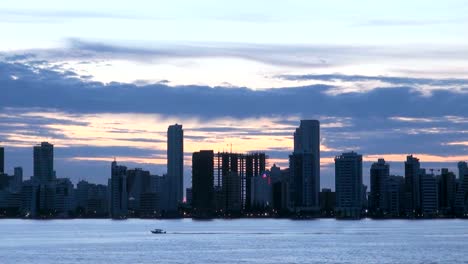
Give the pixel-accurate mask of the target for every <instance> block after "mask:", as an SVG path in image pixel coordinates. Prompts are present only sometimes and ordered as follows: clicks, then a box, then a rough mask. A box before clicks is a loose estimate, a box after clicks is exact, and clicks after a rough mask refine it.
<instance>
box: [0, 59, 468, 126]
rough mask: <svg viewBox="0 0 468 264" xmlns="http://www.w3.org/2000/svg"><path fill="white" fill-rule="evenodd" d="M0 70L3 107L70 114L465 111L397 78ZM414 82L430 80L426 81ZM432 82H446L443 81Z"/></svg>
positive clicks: (456, 96)
mask: <svg viewBox="0 0 468 264" xmlns="http://www.w3.org/2000/svg"><path fill="white" fill-rule="evenodd" d="M0 73H1V75H0V85H1V87H2V98H3V99H2V101H1V102H0V107H20V108H21V107H23V108H31V107H38V108H54V109H60V110H63V111H68V112H71V113H94V112H140V113H161V114H167V115H189V116H190V115H197V116H200V117H203V118H214V117H225V116H231V117H236V118H245V117H252V116H274V115H279V116H282V115H288V114H290V115H292V114H294V115H300V116H303V117H307V116H317V115H320V116H351V117H380V118H387V117H391V116H412V117H428V116H429V117H433V116H447V115H450V116H466V113H467V111H468V104H466V101H467V98H468V94H467V93H453V92H450V91H445V90H436V91H433V95H432V96H430V97H427V96H422V95H421V94H419V93H417V92H415V91H414V90H413V89H412V86H411V82H410V81H408V80H405V82H403V81H399V80H400V79H399V78H395V79H390V81H391V82H393V83H395V87H396V88H394V89H388V88H387V89H375V90H372V91H370V92H368V93H346V94H340V95H335V96H330V95H328V94H326V92H327V91H328V89H332V88H334V87H333V86H327V85H312V86H305V87H296V88H282V89H268V90H251V89H248V88H233V87H229V88H224V87H205V86H179V87H170V86H167V85H164V84H153V85H146V86H136V85H133V84H125V83H110V84H102V83H99V82H87V81H82V80H80V79H78V78H75V77H76V76H75V75H73V73H68V72H67V73H59V72H56V71H52V70H48V69H38V68H32V67H30V66H25V65H23V64H18V63H0ZM13 76H14V77H13ZM321 78H335V77H328V76H325V77H321ZM342 78H344V77H342ZM350 78H352V79H361V78H366V77H362V76H355V77H350ZM367 78H371V77H367ZM373 78H377V77H373ZM382 78H385V77H382ZM411 81H412V82H415V80H411ZM419 81H424V82H429V80H427V79H423V80H419ZM432 82H441V83H444V81H443V80H433V81H432ZM452 82H462V80H453V81H452ZM401 84H404V85H401ZM447 85H450V84H447ZM200 106H203V107H200Z"/></svg>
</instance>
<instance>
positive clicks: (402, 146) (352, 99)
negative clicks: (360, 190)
mask: <svg viewBox="0 0 468 264" xmlns="http://www.w3.org/2000/svg"><path fill="white" fill-rule="evenodd" d="M11 75H14V76H17V77H18V78H16V79H12V78H10V76H11ZM371 77H372V76H351V77H350V79H359V80H360V79H362V78H371ZM314 78H315V77H314ZM320 78H322V79H327V80H330V79H333V78H342V79H345V78H347V76H342V75H338V76H334V77H332V76H322V77H320ZM375 78H380V77H375ZM386 78H387V77H386ZM386 81H387V82H389V83H391V84H392V85H393V86H391V87H387V88H386V89H371V90H369V91H367V92H350V93H341V94H335V95H331V94H330V93H329V92H328V91H329V90H330V89H336V87H335V86H333V85H323V84H322V85H310V86H303V87H293V88H278V89H264V90H252V89H249V88H242V87H208V86H169V85H167V84H165V83H157V84H142V85H135V84H129V83H109V84H103V83H100V82H92V81H87V80H82V79H80V78H78V77H77V76H76V74H74V73H73V72H60V71H57V70H53V69H49V68H47V67H45V68H44V67H38V66H34V65H28V64H24V63H20V62H0V87H1V92H2V100H1V101H0V141H3V142H4V145H6V146H7V151H8V152H7V153H8V156H7V157H8V160H7V161H8V164H12V163H13V161H14V163H15V165H23V166H25V171H26V172H27V171H31V170H30V169H31V168H30V163H31V162H30V158H31V151H32V148H31V147H32V145H34V144H36V143H38V142H40V141H43V140H48V141H51V142H52V143H54V144H55V145H56V146H57V152H56V154H57V161H58V163H57V164H58V165H57V166H58V167H57V170H58V172H59V175H61V176H72V177H73V178H74V179H79V178H80V176H82V175H81V174H83V172H82V171H83V169H79V168H90V170H91V171H89V174H90V175H88V176H92V179H100V180H99V181H100V182H105V179H106V178H107V177H108V168H107V166H106V164H107V162H108V161H109V159H112V158H113V157H114V156H117V157H122V162H125V163H126V162H127V161H128V163H129V164H130V165H132V166H140V165H139V164H141V166H142V167H144V168H147V169H152V170H154V172H155V173H159V174H162V173H164V172H165V166H164V162H163V161H164V157H163V156H164V155H165V148H166V129H167V125H169V124H173V123H182V124H184V129H185V131H186V132H185V134H186V145H185V148H186V149H185V150H186V152H187V153H186V154H187V155H189V154H190V153H191V152H193V151H198V150H199V149H214V150H215V151H217V150H223V148H224V149H228V148H229V147H228V145H230V144H232V145H233V149H234V151H241V152H244V151H253V150H265V151H266V152H267V154H268V155H270V157H271V164H270V165H272V162H280V165H281V166H283V167H284V166H287V157H288V154H289V153H290V152H291V151H292V134H293V132H294V129H295V128H296V127H297V126H298V123H299V120H300V119H306V118H317V119H320V120H321V121H322V130H321V135H322V144H323V146H322V149H323V150H324V151H323V152H322V158H323V161H324V163H323V164H322V165H323V168H324V171H323V176H324V179H323V182H324V186H331V185H332V178H333V171H332V170H329V169H328V167H330V165H331V164H330V161H332V160H333V157H334V155H336V154H339V153H340V152H343V151H349V150H355V151H358V152H359V153H362V154H364V155H365V156H367V157H369V160H368V161H366V162H367V163H366V165H365V169H364V171H365V174H366V173H367V171H368V167H366V166H368V165H369V164H370V162H371V159H374V158H376V157H378V156H383V157H387V158H388V159H389V160H391V161H392V162H395V163H396V165H395V166H396V169H395V173H400V172H401V168H400V167H401V164H400V163H401V162H402V161H401V162H399V163H398V162H397V160H399V159H400V158H402V157H403V156H404V155H405V154H402V153H419V154H418V155H420V156H421V157H422V158H423V160H422V161H423V162H433V163H429V164H434V163H435V164H436V166H444V167H451V165H450V164H451V163H453V162H454V161H455V160H457V159H463V158H465V157H466V144H464V142H466V141H467V140H468V138H467V137H468V126H467V116H466V113H467V112H468V104H466V101H467V99H468V94H467V93H465V92H459V91H456V90H434V91H432V93H431V95H422V94H421V93H419V92H415V89H414V86H415V85H417V84H419V83H421V82H426V83H428V82H438V83H444V82H445V81H441V80H430V79H422V80H421V79H418V78H407V79H403V80H400V79H398V78H397V79H388V80H386ZM450 81H451V82H453V83H459V82H462V81H461V80H450ZM453 83H452V84H453ZM185 162H186V164H187V168H186V169H187V175H190V171H189V168H190V160H189V159H186V161H185ZM368 163H369V164H368ZM24 164H26V165H24ZM99 164H100V165H99ZM437 164H438V165H437ZM98 165H99V166H101V167H99V169H98V168H97V167H98ZM102 166H103V167H102ZM70 168H71V169H70ZM86 171H88V170H86ZM26 175H27V174H26ZM187 180H188V179H187Z"/></svg>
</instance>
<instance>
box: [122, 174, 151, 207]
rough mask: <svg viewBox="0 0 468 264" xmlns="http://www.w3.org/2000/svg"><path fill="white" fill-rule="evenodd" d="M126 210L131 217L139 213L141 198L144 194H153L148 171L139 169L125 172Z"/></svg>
mask: <svg viewBox="0 0 468 264" xmlns="http://www.w3.org/2000/svg"><path fill="white" fill-rule="evenodd" d="M126 174H127V191H128V210H129V212H130V213H131V214H132V215H135V216H138V215H139V213H140V201H141V196H142V194H144V193H154V191H153V190H151V175H150V172H149V171H145V170H142V169H140V168H136V169H131V170H127V173H126Z"/></svg>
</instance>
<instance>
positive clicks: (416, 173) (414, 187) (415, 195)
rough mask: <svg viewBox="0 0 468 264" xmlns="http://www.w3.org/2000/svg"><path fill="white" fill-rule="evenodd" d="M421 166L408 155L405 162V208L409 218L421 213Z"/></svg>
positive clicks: (415, 159)
mask: <svg viewBox="0 0 468 264" xmlns="http://www.w3.org/2000/svg"><path fill="white" fill-rule="evenodd" d="M421 173H422V171H421V165H420V164H419V159H417V158H415V157H413V155H409V156H407V157H406V162H405V200H406V202H405V208H406V213H407V214H408V215H410V216H414V215H417V214H419V213H420V212H421V187H420V178H421Z"/></svg>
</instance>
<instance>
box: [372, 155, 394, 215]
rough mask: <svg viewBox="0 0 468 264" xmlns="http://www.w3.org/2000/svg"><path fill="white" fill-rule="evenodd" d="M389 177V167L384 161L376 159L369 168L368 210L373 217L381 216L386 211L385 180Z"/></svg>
mask: <svg viewBox="0 0 468 264" xmlns="http://www.w3.org/2000/svg"><path fill="white" fill-rule="evenodd" d="M389 175H390V165H389V164H388V163H386V162H385V160H384V159H378V161H377V162H375V163H373V164H372V166H371V168H370V187H371V190H370V197H369V198H370V199H369V202H370V204H369V209H370V214H371V215H373V216H382V215H383V213H384V212H385V211H386V209H387V208H386V204H385V199H384V198H385V191H386V186H385V184H386V182H387V178H388V177H389Z"/></svg>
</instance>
